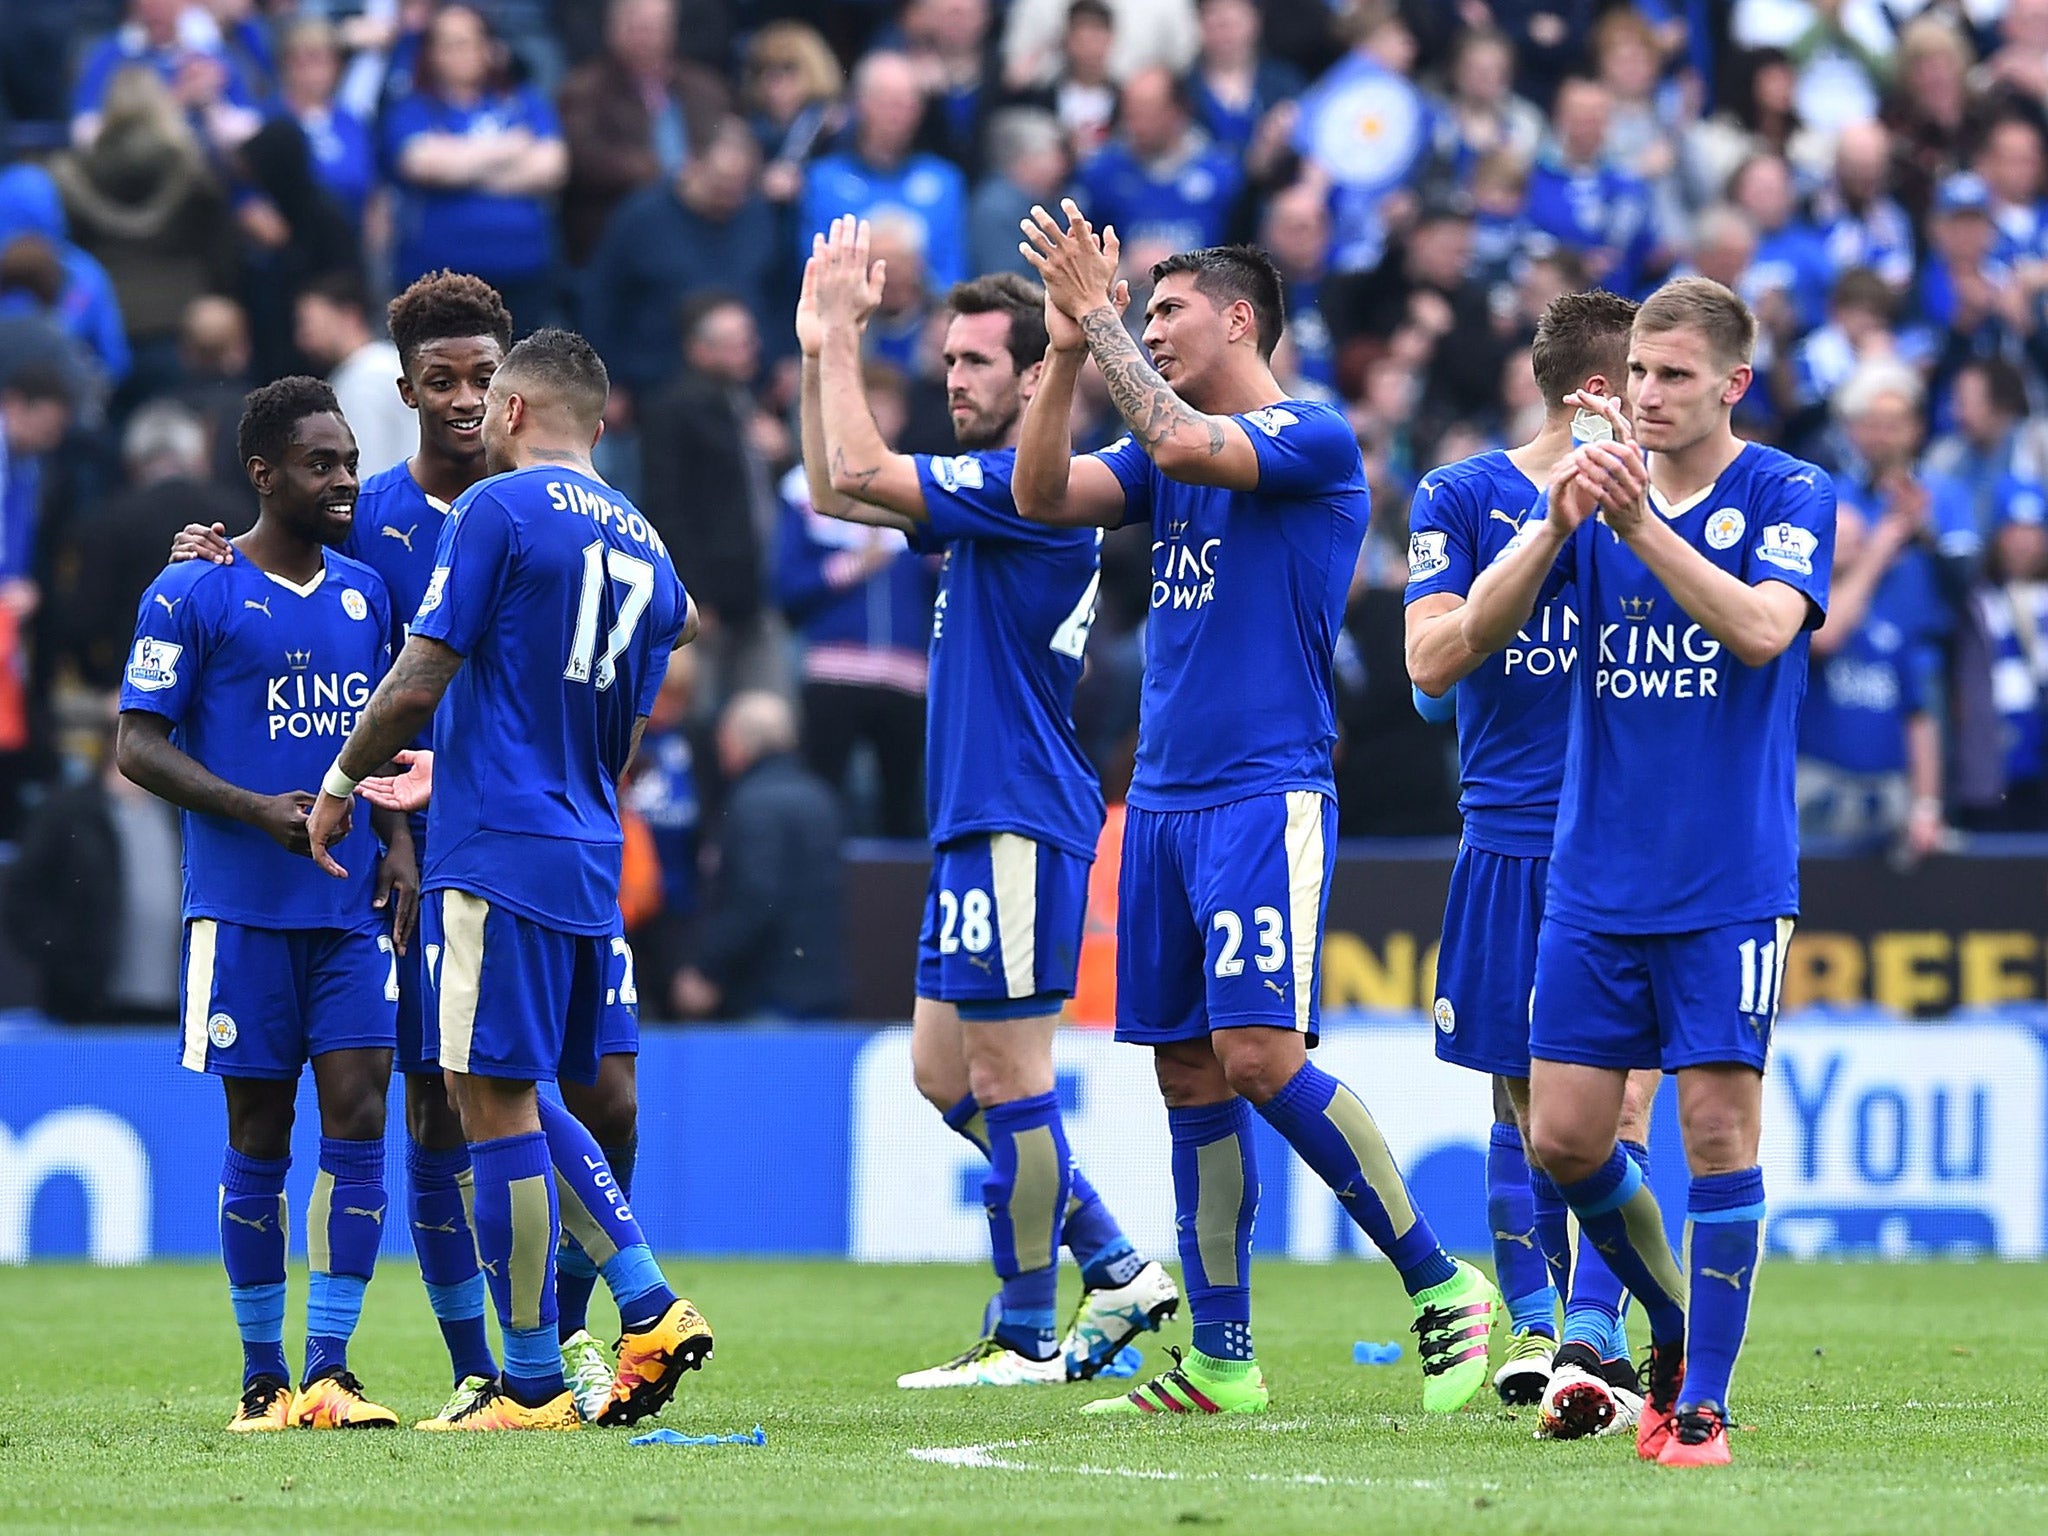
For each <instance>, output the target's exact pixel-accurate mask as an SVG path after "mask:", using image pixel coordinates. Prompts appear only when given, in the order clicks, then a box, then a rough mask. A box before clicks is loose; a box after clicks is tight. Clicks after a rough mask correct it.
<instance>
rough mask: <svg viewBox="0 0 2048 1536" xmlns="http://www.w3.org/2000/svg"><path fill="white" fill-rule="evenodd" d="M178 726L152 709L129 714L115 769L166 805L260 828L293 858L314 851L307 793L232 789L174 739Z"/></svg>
mask: <svg viewBox="0 0 2048 1536" xmlns="http://www.w3.org/2000/svg"><path fill="white" fill-rule="evenodd" d="M171 730H172V722H171V721H170V720H169V719H168V718H166V717H165V716H163V715H159V714H153V713H151V712H150V711H149V710H146V709H124V710H122V711H121V720H120V724H119V725H118V726H117V727H116V728H115V732H114V764H115V766H116V767H118V768H119V769H120V770H121V773H122V775H123V777H125V778H127V779H128V780H129V781H130V782H131V783H134V784H138V785H140V786H141V787H142V788H144V789H146V790H148V791H149V792H150V793H151V794H153V795H155V796H156V797H157V798H158V799H160V800H168V801H170V803H171V804H172V805H175V806H177V807H179V808H180V809H181V810H187V811H197V812H198V813H199V814H200V815H202V816H218V817H220V818H222V819H223V820H225V821H239V822H242V823H244V824H246V825H248V826H252V827H255V828H257V829H258V830H259V831H261V832H263V833H264V834H265V835H267V836H268V837H270V838H271V839H273V840H274V841H275V842H277V843H278V844H279V845H280V846H282V847H284V848H286V849H289V850H290V851H291V852H293V853H306V852H308V851H309V849H308V846H307V841H306V812H307V808H308V807H309V806H311V805H312V803H313V797H312V796H311V795H309V794H307V793H305V792H304V791H302V790H291V791H289V792H287V793H285V794H281V795H259V794H257V793H256V792H255V791H254V790H248V789H243V788H241V787H240V786H239V785H235V784H230V783H229V782H228V781H227V780H226V779H224V778H222V777H221V776H220V775H219V774H217V773H215V772H214V771H213V770H212V769H210V768H208V767H207V766H206V765H205V764H203V763H201V762H200V761H199V760H198V759H196V758H194V757H191V756H189V755H188V754H187V753H186V752H184V751H183V750H182V749H181V748H179V747H178V746H177V744H176V743H174V742H173V741H172V740H171Z"/></svg>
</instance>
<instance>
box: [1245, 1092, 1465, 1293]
mask: <svg viewBox="0 0 2048 1536" xmlns="http://www.w3.org/2000/svg"><path fill="white" fill-rule="evenodd" d="M1259 1113H1260V1114H1261V1115H1263V1116H1265V1118H1266V1123H1267V1124H1268V1125H1270V1126H1272V1127H1273V1129H1274V1130H1276V1131H1278V1132H1279V1133H1280V1134H1281V1135H1282V1136H1285V1137H1286V1138H1287V1141H1288V1144H1289V1145H1290V1146H1292V1147H1293V1148H1294V1150H1295V1151H1296V1152H1297V1153H1299V1154H1300V1155H1301V1160H1302V1161H1303V1162H1305V1163H1307V1164H1308V1165H1309V1167H1311V1168H1313V1169H1314V1170H1315V1171H1316V1173H1317V1175H1318V1176H1319V1177H1320V1178H1321V1179H1322V1181H1323V1182H1324V1183H1325V1184H1327V1185H1329V1186H1330V1188H1331V1189H1333V1190H1335V1191H1336V1194H1337V1199H1338V1201H1339V1203H1340V1204H1342V1205H1343V1207H1344V1209H1345V1211H1346V1212H1347V1213H1348V1214H1349V1215H1350V1217H1351V1219H1352V1220H1353V1221H1354V1222H1356V1223H1357V1224H1358V1228H1359V1230H1360V1231H1362V1232H1363V1233H1365V1235H1366V1236H1367V1237H1369V1238H1371V1239H1372V1242H1373V1246H1374V1247H1376V1248H1378V1249H1379V1251H1380V1252H1381V1253H1384V1254H1385V1255H1386V1256H1387V1257H1388V1258H1390V1259H1392V1260H1393V1261H1394V1267H1395V1268H1396V1269H1398V1270H1399V1271H1400V1272H1401V1283H1402V1284H1403V1285H1405V1286H1406V1287H1407V1288H1408V1294H1409V1295H1410V1296H1415V1295H1419V1294H1420V1293H1421V1292H1423V1291H1426V1290H1428V1289H1429V1288H1430V1287H1431V1286H1433V1285H1442V1284H1443V1283H1444V1282H1445V1281H1446V1280H1448V1279H1450V1278H1451V1277H1452V1276H1453V1275H1455V1274H1456V1273H1457V1272H1458V1271H1457V1266H1456V1265H1455V1264H1453V1263H1452V1262H1451V1256H1450V1255H1449V1254H1447V1253H1445V1252H1444V1251H1443V1248H1442V1247H1441V1246H1440V1245H1439V1244H1438V1242H1437V1240H1436V1234H1435V1233H1434V1232H1432V1231H1431V1230H1430V1228H1429V1223H1428V1222H1427V1221H1425V1220H1423V1218H1422V1213H1421V1212H1420V1211H1418V1210H1416V1209H1415V1206H1414V1203H1413V1202H1412V1201H1410V1200H1409V1198H1408V1186H1407V1185H1405V1184H1403V1183H1402V1182H1401V1174H1400V1170H1399V1169H1397V1168H1395V1166H1394V1158H1393V1154H1392V1153H1390V1152H1388V1151H1387V1143H1386V1140H1385V1138H1384V1137H1382V1136H1381V1135H1380V1128H1379V1127H1378V1126H1377V1125H1375V1124H1373V1119H1372V1116H1371V1115H1370V1114H1369V1113H1367V1111H1366V1108H1365V1105H1364V1104H1362V1103H1360V1102H1359V1099H1358V1095H1356V1094H1355V1093H1353V1092H1352V1091H1351V1090H1350V1089H1349V1088H1346V1087H1345V1086H1344V1085H1343V1084H1342V1083H1340V1082H1338V1081H1337V1079H1336V1078H1334V1077H1332V1076H1330V1075H1329V1073H1327V1072H1324V1071H1322V1070H1320V1069H1319V1068H1317V1067H1316V1066H1315V1065H1314V1064H1312V1063H1308V1062H1304V1063H1303V1064H1302V1068H1301V1070H1300V1071H1299V1072H1297V1073H1295V1074H1294V1077H1293V1078H1292V1079H1291V1080H1290V1081H1289V1082H1288V1084H1287V1086H1286V1087H1285V1088H1282V1089H1281V1090H1280V1091H1279V1092H1278V1093H1276V1094H1274V1095H1273V1097H1272V1098H1270V1099H1268V1100H1267V1101H1266V1102H1265V1103H1264V1104H1261V1105H1260V1106H1259Z"/></svg>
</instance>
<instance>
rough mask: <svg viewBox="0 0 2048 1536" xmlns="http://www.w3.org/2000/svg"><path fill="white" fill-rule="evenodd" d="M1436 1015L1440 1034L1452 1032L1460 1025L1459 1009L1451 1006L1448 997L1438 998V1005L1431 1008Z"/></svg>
mask: <svg viewBox="0 0 2048 1536" xmlns="http://www.w3.org/2000/svg"><path fill="white" fill-rule="evenodd" d="M1430 1012H1431V1013H1433V1014H1434V1015H1435V1016H1436V1027H1437V1031H1438V1033H1440V1034H1446V1035H1448V1034H1450V1033H1451V1032H1452V1031H1453V1030H1455V1029H1456V1028H1457V1027H1458V1010H1457V1009H1455V1008H1453V1007H1452V1006H1451V1000H1450V999H1449V998H1448V997H1440V998H1438V999H1437V1000H1436V1007H1434V1008H1432V1009H1431V1010H1430Z"/></svg>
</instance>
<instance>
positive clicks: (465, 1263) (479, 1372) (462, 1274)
mask: <svg viewBox="0 0 2048 1536" xmlns="http://www.w3.org/2000/svg"><path fill="white" fill-rule="evenodd" d="M405 1167H406V1173H407V1179H406V1205H407V1214H408V1216H409V1217H410V1219H411V1222H412V1245H413V1247H414V1248H415V1249H417V1250H418V1252H419V1259H420V1279H421V1280H422V1281H424V1282H425V1283H426V1287H427V1301H428V1303H429V1304H430V1305H431V1306H432V1307H433V1309H434V1321H435V1322H437V1323H439V1324H440V1325H441V1337H442V1339H443V1340H445V1341H446V1342H447V1345H448V1363H449V1364H450V1365H451V1366H452V1367H453V1368H454V1372H455V1379H456V1380H457V1381H461V1380H462V1379H463V1378H464V1377H466V1376H482V1377H484V1378H485V1379H486V1380H491V1381H495V1380H497V1376H498V1362H497V1360H496V1359H495V1358H494V1357H493V1356H492V1354H491V1340H490V1336H489V1334H488V1333H487V1332H486V1331H485V1328H484V1303H485V1300H486V1297H485V1295H484V1272H483V1271H482V1270H480V1269H478V1268H477V1267H476V1234H475V1233H473V1232H472V1231H471V1230H470V1225H469V1191H470V1189H471V1183H470V1174H469V1148H468V1147H450V1148H448V1149H447V1150H445V1151H436V1150H433V1149H431V1148H428V1147H423V1146H421V1145H420V1144H419V1143H418V1142H416V1141H415V1142H408V1143H407V1144H406V1149H405Z"/></svg>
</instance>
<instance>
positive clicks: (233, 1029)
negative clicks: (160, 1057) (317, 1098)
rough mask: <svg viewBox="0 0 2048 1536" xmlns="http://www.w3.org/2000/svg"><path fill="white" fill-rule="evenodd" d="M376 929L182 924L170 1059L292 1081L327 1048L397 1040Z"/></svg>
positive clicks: (394, 1004) (384, 941)
mask: <svg viewBox="0 0 2048 1536" xmlns="http://www.w3.org/2000/svg"><path fill="white" fill-rule="evenodd" d="M396 961H397V957H396V955H395V954H394V953H393V950H392V946H391V935H390V934H388V933H386V932H383V931H382V930H381V929H377V928H367V929H359V930H354V931H351V930H348V929H344V928H248V927H244V926H243V925H242V924H240V923H225V922H221V921H219V920H217V919H215V918H211V917H195V918H192V919H190V920H188V921H187V922H186V924H185V938H184V965H183V967H182V969H181V981H180V985H179V1010H178V1013H179V1018H180V1019H181V1021H182V1028H181V1030H180V1032H179V1033H180V1046H179V1056H178V1059H179V1061H180V1063H181V1064H183V1065H184V1066H186V1067H189V1068H191V1069H192V1070H193V1071H194V1072H211V1073H213V1074H215V1075H216V1076H219V1077H265V1078H275V1079H279V1080H282V1081H290V1080H291V1079H293V1078H296V1077H297V1076H298V1075H299V1069H300V1068H301V1067H303V1066H304V1065H305V1064H306V1063H307V1062H308V1061H310V1060H312V1059H313V1058H314V1057H315V1056H323V1055H325V1054H326V1053H327V1052H329V1051H347V1050H359V1049H377V1048H380V1047H381V1048H382V1049H384V1050H390V1049H391V1048H392V1047H393V1046H394V1045H395V1044H396V1043H397V1038H398V1036H397V1014H398V971H397V964H396Z"/></svg>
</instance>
